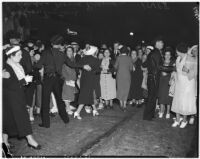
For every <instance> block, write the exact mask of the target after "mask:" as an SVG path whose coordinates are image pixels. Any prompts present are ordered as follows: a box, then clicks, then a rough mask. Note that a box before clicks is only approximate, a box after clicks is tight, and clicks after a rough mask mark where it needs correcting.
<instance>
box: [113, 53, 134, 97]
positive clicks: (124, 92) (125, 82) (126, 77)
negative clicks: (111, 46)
mask: <svg viewBox="0 0 200 159" xmlns="http://www.w3.org/2000/svg"><path fill="white" fill-rule="evenodd" d="M115 69H116V70H117V77H116V81H117V99H119V100H122V101H126V100H127V98H128V95H129V90H130V86H131V71H132V70H133V62H132V59H131V58H130V57H129V56H127V55H124V54H122V55H120V56H118V57H117V60H116V63H115Z"/></svg>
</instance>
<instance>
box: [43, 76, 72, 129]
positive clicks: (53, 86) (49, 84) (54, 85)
mask: <svg viewBox="0 0 200 159" xmlns="http://www.w3.org/2000/svg"><path fill="white" fill-rule="evenodd" d="M62 84H63V81H62V80H61V78H60V77H59V76H57V75H56V76H51V77H48V76H46V77H44V81H43V87H42V107H41V118H42V124H43V125H44V126H47V127H49V126H50V116H49V110H50V95H51V92H53V93H54V95H55V98H56V103H57V107H58V113H59V115H60V117H61V119H62V120H63V122H64V123H68V122H69V117H68V114H67V112H66V110H65V107H66V106H65V103H64V102H63V100H62Z"/></svg>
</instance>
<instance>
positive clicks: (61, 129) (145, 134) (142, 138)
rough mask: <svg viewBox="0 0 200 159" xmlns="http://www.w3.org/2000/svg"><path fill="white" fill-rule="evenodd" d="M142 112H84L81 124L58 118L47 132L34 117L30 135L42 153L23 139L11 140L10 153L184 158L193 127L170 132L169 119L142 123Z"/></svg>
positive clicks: (115, 110)
mask: <svg viewBox="0 0 200 159" xmlns="http://www.w3.org/2000/svg"><path fill="white" fill-rule="evenodd" d="M143 109H144V106H143V107H141V108H137V107H132V106H128V110H127V112H122V111H121V110H120V109H119V107H118V106H117V104H115V106H114V110H112V109H105V110H100V111H99V113H100V115H99V116H95V117H93V116H92V114H87V113H85V110H83V111H82V112H81V116H82V118H83V119H82V120H78V119H74V118H73V117H72V116H70V122H69V124H67V125H65V124H64V123H63V122H62V121H61V119H60V117H59V116H58V115H57V116H56V117H52V118H51V127H50V128H49V129H46V128H41V127H39V126H38V124H39V123H40V122H41V120H40V117H36V118H35V122H34V123H33V124H32V128H33V135H34V137H35V138H36V140H37V141H38V142H39V143H40V144H41V145H42V149H41V150H34V149H31V148H29V147H28V146H27V142H26V140H25V139H20V140H19V139H17V138H10V142H11V143H12V144H13V145H14V146H15V148H13V149H12V153H13V154H14V156H15V157H41V156H46V157H56V156H57V157H59V156H60V157H70V156H73V157H80V156H88V157H91V156H94V157H95V156H99V157H100V156H119V157H120V156H121V157H122V156H133V157H134V156H135V157H136V156H143V157H144V156H151V157H157V156H159V157H185V155H186V153H187V152H188V151H189V149H190V143H191V140H192V137H193V136H194V131H195V126H194V125H188V126H187V127H186V128H184V129H180V128H172V127H171V124H172V123H173V119H172V117H171V119H168V120H167V119H165V118H163V119H159V118H156V119H154V120H153V121H144V120H142V114H143Z"/></svg>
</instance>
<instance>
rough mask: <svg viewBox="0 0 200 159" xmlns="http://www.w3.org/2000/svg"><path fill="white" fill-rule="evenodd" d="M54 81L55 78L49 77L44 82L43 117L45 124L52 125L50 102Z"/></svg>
mask: <svg viewBox="0 0 200 159" xmlns="http://www.w3.org/2000/svg"><path fill="white" fill-rule="evenodd" d="M53 82H54V80H53V78H47V79H45V80H44V83H43V89H42V107H41V119H42V123H43V124H44V125H45V126H50V117H49V103H50V95H51V91H52V85H53Z"/></svg>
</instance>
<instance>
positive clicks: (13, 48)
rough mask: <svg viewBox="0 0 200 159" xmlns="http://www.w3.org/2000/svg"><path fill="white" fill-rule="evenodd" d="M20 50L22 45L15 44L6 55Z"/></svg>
mask: <svg viewBox="0 0 200 159" xmlns="http://www.w3.org/2000/svg"><path fill="white" fill-rule="evenodd" d="M19 50H20V46H13V47H11V48H10V49H9V50H8V51H6V52H5V53H6V55H10V54H12V53H14V52H17V51H19Z"/></svg>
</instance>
